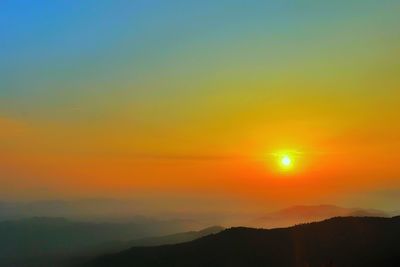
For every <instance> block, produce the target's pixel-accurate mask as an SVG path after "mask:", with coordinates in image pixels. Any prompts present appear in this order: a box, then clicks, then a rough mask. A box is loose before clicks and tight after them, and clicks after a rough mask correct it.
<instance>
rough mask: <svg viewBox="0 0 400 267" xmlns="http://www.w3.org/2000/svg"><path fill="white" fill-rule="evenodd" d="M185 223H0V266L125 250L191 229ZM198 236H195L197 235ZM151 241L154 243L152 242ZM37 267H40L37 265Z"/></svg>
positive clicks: (42, 220)
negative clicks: (137, 242) (132, 243)
mask: <svg viewBox="0 0 400 267" xmlns="http://www.w3.org/2000/svg"><path fill="white" fill-rule="evenodd" d="M193 229H195V228H193V226H192V225H191V223H190V222H187V221H184V220H172V221H157V220H146V221H143V220H142V221H140V222H131V223H89V222H75V221H69V220H66V219H63V218H39V217H38V218H30V219H22V220H13V221H3V222H0V237H1V238H0V266H15V265H16V261H18V262H23V263H24V264H25V262H26V259H29V262H35V261H37V260H39V261H40V262H41V261H42V260H43V259H53V258H54V259H61V258H68V257H70V256H71V255H77V254H79V255H80V254H82V253H83V252H84V253H86V252H89V251H90V253H92V252H94V251H97V250H99V249H100V250H101V252H103V253H104V252H109V251H116V250H105V249H111V248H112V246H110V245H104V244H107V243H110V244H118V246H117V248H118V249H122V248H128V247H129V245H127V244H128V242H129V241H131V240H134V239H139V238H145V237H149V236H161V235H167V234H172V233H178V232H183V231H188V230H193ZM196 237H197V236H196ZM154 242H156V241H155V240H154ZM39 266H40V265H39Z"/></svg>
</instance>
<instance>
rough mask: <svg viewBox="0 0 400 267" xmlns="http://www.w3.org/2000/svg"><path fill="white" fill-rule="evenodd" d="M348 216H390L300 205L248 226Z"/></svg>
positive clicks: (377, 212)
mask: <svg viewBox="0 0 400 267" xmlns="http://www.w3.org/2000/svg"><path fill="white" fill-rule="evenodd" d="M346 216H357V217H366V216H367V217H368V216H370V217H387V216H388V215H387V214H386V213H385V212H383V211H380V210H374V209H360V208H343V207H338V206H334V205H316V206H306V205H300V206H293V207H289V208H285V209H282V210H279V211H276V212H271V213H268V214H266V215H264V216H261V217H260V218H257V219H255V220H253V221H251V222H249V223H248V224H246V226H250V227H261V228H276V227H288V226H292V225H295V224H300V223H308V222H315V221H322V220H325V219H329V218H333V217H346Z"/></svg>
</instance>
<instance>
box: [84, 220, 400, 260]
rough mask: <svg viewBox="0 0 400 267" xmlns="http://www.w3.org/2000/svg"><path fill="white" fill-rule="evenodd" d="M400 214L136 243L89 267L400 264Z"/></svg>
mask: <svg viewBox="0 0 400 267" xmlns="http://www.w3.org/2000/svg"><path fill="white" fill-rule="evenodd" d="M399 240H400V216H399V217H393V218H377V217H337V218H332V219H328V220H325V221H322V222H317V223H309V224H303V225H297V226H294V227H290V228H278V229H271V230H265V229H252V228H243V227H239V228H231V229H228V230H225V231H222V232H220V233H218V234H212V235H209V236H206V237H203V238H200V239H197V240H194V241H191V242H186V243H181V244H175V245H164V246H156V247H134V248H131V249H129V250H126V251H123V252H120V253H116V254H110V255H106V256H102V257H99V258H97V259H95V260H94V261H91V262H88V263H87V264H85V265H84V266H87V267H89V266H90V267H119V266H135V267H172V266H174V267H199V266H207V267H253V266H254V267H255V266H257V267H258V266H273V267H328V266H329V267H333V266H336V267H350V266H362V267H377V266H382V267H390V266H400V246H399Z"/></svg>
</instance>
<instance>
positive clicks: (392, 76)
mask: <svg viewBox="0 0 400 267" xmlns="http://www.w3.org/2000/svg"><path fill="white" fill-rule="evenodd" d="M399 12H400V2H399V1H385V0H383V1H370V0H365V1H356V0H347V1H315V0H304V1H278V0H276V1H272V0H270V1H253V0H246V1H235V0H230V1H225V0H221V1H212V0H201V1H174V0H171V1H161V0H159V1H151V0H146V1H141V0H138V1H119V0H117V1H99V0H96V1H50V0H49V1H1V2H0V36H1V39H0V58H1V61H0V182H1V186H0V198H1V199H5V200H24V201H26V200H38V199H76V198H93V197H111V198H142V199H144V200H149V201H150V200H151V201H154V202H155V203H156V204H155V205H156V206H159V207H160V208H162V209H174V208H175V209H179V205H180V204H179V203H180V201H172V202H173V203H174V204H170V202H168V201H166V199H171V198H173V199H183V200H184V201H188V202H186V203H185V204H186V205H187V206H188V207H190V204H193V207H194V206H195V204H196V205H201V204H199V203H202V202H201V200H202V199H203V200H205V201H206V202H207V203H208V202H209V201H210V199H212V200H213V201H218V203H220V204H218V205H219V206H221V209H223V208H224V207H225V206H224V205H225V204H221V203H226V207H227V208H228V207H229V208H232V207H231V206H232V205H233V204H232V203H235V205H240V204H243V207H245V208H249V207H251V208H260V209H269V208H274V207H280V206H287V205H292V204H307V203H315V204H317V203H334V204H337V203H339V204H342V205H346V206H366V207H374V208H381V209H386V210H391V209H396V208H397V207H396V203H395V199H397V198H398V196H399V194H398V193H396V192H400V155H399V152H400V119H399V117H400V73H399V71H400V64H399V62H400V50H399V47H400V30H399V25H400V16H399ZM282 150H290V151H296V153H293V156H294V158H295V159H294V163H295V164H294V167H293V169H292V170H291V171H290V172H282V171H281V170H280V169H279V166H278V165H277V164H276V158H275V157H274V154H275V153H279V152H280V151H282ZM157 201H158V202H157ZM191 201H192V202H191ZM203 208H204V207H203Z"/></svg>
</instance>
